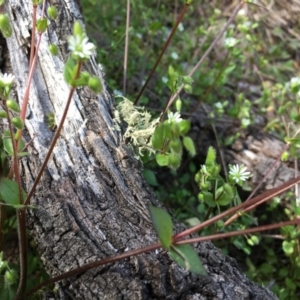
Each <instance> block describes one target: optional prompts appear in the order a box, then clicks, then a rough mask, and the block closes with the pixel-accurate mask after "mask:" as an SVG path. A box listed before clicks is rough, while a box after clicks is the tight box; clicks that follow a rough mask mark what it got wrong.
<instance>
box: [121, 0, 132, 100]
mask: <svg viewBox="0 0 300 300" xmlns="http://www.w3.org/2000/svg"><path fill="white" fill-rule="evenodd" d="M129 23H130V0H127V13H126V35H125V50H124V75H123V96H124V97H125V95H126V81H127V78H126V76H127V62H128V38H129Z"/></svg>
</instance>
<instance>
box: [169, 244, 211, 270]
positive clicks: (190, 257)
mask: <svg viewBox="0 0 300 300" xmlns="http://www.w3.org/2000/svg"><path fill="white" fill-rule="evenodd" d="M169 254H170V256H171V257H172V258H173V259H174V260H175V261H176V262H177V263H178V264H179V265H180V266H181V267H183V268H185V269H186V270H188V271H190V272H193V273H195V274H197V275H206V271H205V269H204V267H203V265H202V262H201V260H200V258H199V256H198V254H197V253H196V251H195V250H194V248H193V247H192V246H191V245H172V246H171V248H170V250H169Z"/></svg>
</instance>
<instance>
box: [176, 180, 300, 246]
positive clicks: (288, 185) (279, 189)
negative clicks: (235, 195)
mask: <svg viewBox="0 0 300 300" xmlns="http://www.w3.org/2000/svg"><path fill="white" fill-rule="evenodd" d="M298 182H300V176H298V177H297V178H294V179H291V180H289V181H287V182H286V183H284V184H282V185H281V186H279V187H277V188H274V189H272V190H269V191H266V192H264V193H263V194H261V195H259V196H257V197H254V198H253V199H251V200H249V201H247V202H244V203H242V204H240V205H238V206H235V207H232V208H230V209H228V210H226V211H224V212H222V213H220V214H219V215H217V216H215V217H213V218H211V219H209V220H207V221H205V222H202V223H201V224H199V225H197V226H195V227H193V228H190V229H187V230H185V231H183V232H181V233H179V234H177V235H175V236H174V237H173V239H174V241H176V240H178V239H181V238H183V237H184V236H187V235H190V234H193V233H195V232H198V231H199V230H201V229H202V228H204V227H206V226H208V225H211V224H214V223H215V222H217V221H218V220H221V219H223V218H224V217H226V216H228V215H231V214H234V213H236V212H238V211H240V210H242V209H244V208H246V207H248V206H251V205H253V204H255V205H256V206H257V205H258V204H261V203H263V202H265V201H268V200H270V199H271V198H273V197H275V196H276V195H278V194H280V193H282V192H284V191H286V190H288V189H289V188H291V187H292V186H294V185H295V184H297V183H298Z"/></svg>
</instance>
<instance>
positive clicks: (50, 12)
mask: <svg viewBox="0 0 300 300" xmlns="http://www.w3.org/2000/svg"><path fill="white" fill-rule="evenodd" d="M47 13H48V16H49V18H50V19H52V20H55V19H56V18H57V9H56V7H55V6H49V7H48V9H47Z"/></svg>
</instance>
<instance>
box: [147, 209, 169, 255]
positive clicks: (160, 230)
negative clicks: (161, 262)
mask: <svg viewBox="0 0 300 300" xmlns="http://www.w3.org/2000/svg"><path fill="white" fill-rule="evenodd" d="M149 211H150V216H151V219H152V222H153V226H154V228H155V230H156V232H157V234H158V238H159V240H160V242H161V244H162V245H163V247H164V248H167V249H169V248H170V246H171V244H172V235H173V223H172V219H171V217H170V215H169V214H168V213H167V212H166V211H164V210H162V209H160V208H157V207H154V206H150V207H149Z"/></svg>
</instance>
